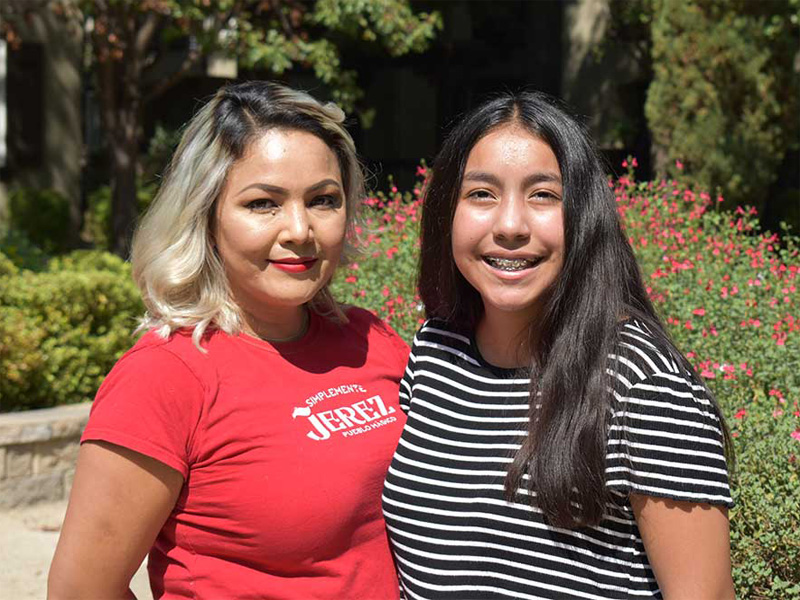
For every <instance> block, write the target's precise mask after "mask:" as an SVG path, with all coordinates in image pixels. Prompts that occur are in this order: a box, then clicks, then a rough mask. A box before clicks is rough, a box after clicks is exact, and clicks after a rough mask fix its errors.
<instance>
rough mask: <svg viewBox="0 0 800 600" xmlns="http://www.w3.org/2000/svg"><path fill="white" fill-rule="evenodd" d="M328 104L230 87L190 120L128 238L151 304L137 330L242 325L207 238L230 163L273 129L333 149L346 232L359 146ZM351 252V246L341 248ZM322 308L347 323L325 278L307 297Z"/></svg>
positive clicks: (353, 205)
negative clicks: (291, 132)
mask: <svg viewBox="0 0 800 600" xmlns="http://www.w3.org/2000/svg"><path fill="white" fill-rule="evenodd" d="M344 119H345V115H344V113H343V112H342V110H341V109H340V108H339V107H338V106H336V105H335V104H333V103H328V104H321V103H320V102H318V101H317V100H315V99H314V98H313V97H311V96H310V95H309V94H307V93H305V92H300V91H297V90H293V89H290V88H287V87H284V86H282V85H278V84H276V83H271V82H264V81H255V82H247V83H240V84H236V85H229V86H226V87H224V88H222V89H221V90H220V91H219V92H217V94H216V95H215V96H214V97H213V98H212V99H211V100H210V101H209V102H208V103H207V104H206V105H205V106H203V108H202V109H201V110H200V111H199V112H198V113H197V114H196V115H195V116H194V117H193V118H192V120H191V121H190V122H189V123H188V124H187V126H186V129H185V131H184V134H183V136H182V138H181V141H180V144H179V145H178V148H177V150H176V151H175V154H174V155H173V157H172V160H171V162H170V165H169V168H168V169H167V173H166V175H165V177H164V181H163V183H162V184H161V187H160V189H159V191H158V194H157V195H156V197H155V199H154V201H153V204H152V205H151V206H150V208H149V210H148V211H147V213H146V214H145V215H144V217H143V218H142V221H141V223H140V225H139V227H138V228H137V230H136V233H135V234H134V238H133V246H132V250H131V262H132V265H133V277H134V279H135V281H136V284H137V285H138V286H139V289H140V291H141V293H142V298H143V299H144V304H145V307H146V309H147V312H146V313H145V315H144V317H143V318H142V320H141V323H140V325H139V327H138V329H137V331H142V330H149V329H154V330H155V331H156V332H157V333H158V334H159V335H160V336H162V337H168V336H169V335H170V334H171V333H172V332H174V331H175V330H177V329H181V328H187V327H191V328H193V333H192V339H193V340H194V343H195V345H196V346H197V347H198V348H200V341H201V339H202V337H203V334H204V333H205V331H206V330H207V329H208V327H209V326H214V327H217V328H219V329H221V330H223V331H225V332H227V333H231V334H235V333H238V332H240V331H241V329H242V326H243V318H242V313H241V310H240V309H239V306H238V305H237V304H236V302H235V301H234V300H233V297H232V295H231V293H230V289H229V286H228V280H227V276H226V274H225V267H224V266H223V264H222V261H221V260H220V258H219V256H218V255H217V253H216V251H215V249H214V244H213V241H212V236H211V233H212V229H213V222H214V215H215V210H216V204H217V200H218V198H219V196H220V194H221V193H222V191H223V189H224V187H225V181H226V178H227V175H228V172H229V171H230V168H231V167H232V166H233V164H234V163H235V162H236V161H238V160H239V159H241V158H242V157H243V156H244V154H245V153H246V151H247V149H248V148H249V147H250V145H251V144H252V143H253V141H254V139H255V138H257V137H258V136H259V135H260V134H262V135H263V133H265V132H266V131H268V130H270V129H288V130H297V131H304V132H308V133H311V134H313V135H315V136H316V137H318V138H320V139H321V140H322V141H323V142H325V143H326V144H327V145H328V147H329V148H330V149H331V150H332V151H333V153H334V154H335V155H336V157H337V159H338V162H339V168H340V169H341V175H342V183H343V185H344V193H345V206H346V215H347V231H348V237H349V238H351V239H352V236H353V234H354V223H355V218H356V214H357V210H358V208H359V206H360V204H361V199H362V198H363V196H364V175H363V171H362V168H361V165H360V163H359V161H358V158H357V156H356V151H355V145H354V144H353V140H352V138H351V137H350V135H349V134H348V133H347V130H346V129H345V128H344V126H343V122H344ZM347 249H349V245H348V246H347V248H346V253H347ZM310 304H311V307H312V308H313V309H314V310H315V311H316V312H318V313H320V314H323V315H325V316H329V317H331V318H334V319H336V320H339V321H346V318H345V316H344V313H343V312H342V310H341V308H340V306H339V305H338V304H337V303H336V302H335V301H334V299H333V297H332V296H331V294H330V290H329V289H328V283H327V282H326V283H325V285H324V286H323V287H322V289H321V290H320V291H319V292H318V293H317V295H316V296H315V297H314V299H313V300H312V301H311V303H310Z"/></svg>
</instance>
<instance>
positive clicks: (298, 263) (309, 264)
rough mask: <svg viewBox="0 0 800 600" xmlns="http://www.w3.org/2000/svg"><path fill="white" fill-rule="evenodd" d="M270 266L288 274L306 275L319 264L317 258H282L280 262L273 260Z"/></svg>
mask: <svg viewBox="0 0 800 600" xmlns="http://www.w3.org/2000/svg"><path fill="white" fill-rule="evenodd" d="M269 262H270V264H272V265H275V268H276V269H280V270H281V271H286V272H287V273H304V272H306V271H310V270H311V269H313V268H314V265H315V264H317V259H316V258H311V257H305V258H282V259H280V260H271V261H269Z"/></svg>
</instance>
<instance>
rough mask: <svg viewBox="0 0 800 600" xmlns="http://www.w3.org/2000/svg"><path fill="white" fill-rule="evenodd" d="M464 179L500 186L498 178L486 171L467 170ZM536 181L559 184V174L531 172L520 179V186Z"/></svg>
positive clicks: (526, 185) (532, 183)
mask: <svg viewBox="0 0 800 600" xmlns="http://www.w3.org/2000/svg"><path fill="white" fill-rule="evenodd" d="M464 181H480V182H483V183H488V184H490V185H494V186H497V187H502V184H501V182H500V178H499V177H497V176H496V175H493V174H492V173H487V172H486V171H469V172H467V173H465V174H464ZM537 183H557V184H559V185H561V176H560V175H559V174H557V173H553V172H551V171H539V172H536V173H531V174H530V175H528V176H527V177H526V178H525V179H523V180H522V187H529V186H531V185H535V184H537Z"/></svg>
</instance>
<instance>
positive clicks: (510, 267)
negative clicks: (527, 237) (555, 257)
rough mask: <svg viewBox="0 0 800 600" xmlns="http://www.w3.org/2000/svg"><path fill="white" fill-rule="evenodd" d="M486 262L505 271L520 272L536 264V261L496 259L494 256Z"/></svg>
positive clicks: (485, 258)
mask: <svg viewBox="0 0 800 600" xmlns="http://www.w3.org/2000/svg"><path fill="white" fill-rule="evenodd" d="M484 260H485V261H486V262H487V263H489V264H490V265H492V266H493V267H495V268H497V269H501V270H503V271H520V270H522V269H527V268H529V267H532V266H533V265H534V264H536V263H535V262H534V261H532V260H527V259H525V258H495V257H493V256H486V257H484Z"/></svg>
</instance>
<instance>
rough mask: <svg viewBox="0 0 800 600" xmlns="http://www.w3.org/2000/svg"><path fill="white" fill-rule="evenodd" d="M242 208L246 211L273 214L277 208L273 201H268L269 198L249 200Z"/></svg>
mask: <svg viewBox="0 0 800 600" xmlns="http://www.w3.org/2000/svg"><path fill="white" fill-rule="evenodd" d="M244 206H245V208H246V209H248V210H251V211H253V212H273V211H274V210H276V209H277V208H278V205H277V204H276V203H275V201H274V200H270V199H269V198H256V199H254V200H250V202H248V203H247V204H245V205H244Z"/></svg>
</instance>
